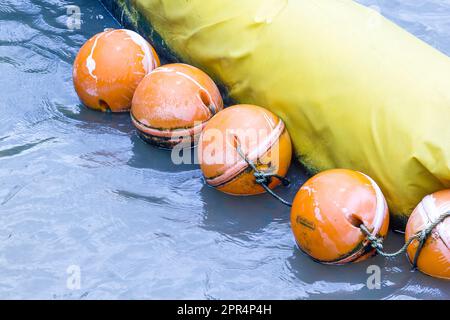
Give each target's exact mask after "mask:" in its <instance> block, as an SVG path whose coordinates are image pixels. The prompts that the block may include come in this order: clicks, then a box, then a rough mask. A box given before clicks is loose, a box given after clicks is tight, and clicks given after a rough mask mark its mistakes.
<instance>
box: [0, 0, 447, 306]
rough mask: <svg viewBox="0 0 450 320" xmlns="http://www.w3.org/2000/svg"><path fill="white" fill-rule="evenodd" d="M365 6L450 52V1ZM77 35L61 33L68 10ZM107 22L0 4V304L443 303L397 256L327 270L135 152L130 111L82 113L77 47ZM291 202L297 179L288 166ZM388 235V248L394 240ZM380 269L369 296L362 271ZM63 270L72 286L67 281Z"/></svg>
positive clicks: (254, 208) (440, 289)
mask: <svg viewBox="0 0 450 320" xmlns="http://www.w3.org/2000/svg"><path fill="white" fill-rule="evenodd" d="M362 2H364V3H365V4H368V5H376V6H377V7H378V8H379V9H380V10H381V12H382V14H384V15H386V16H388V17H390V18H392V19H394V20H396V21H397V22H398V23H400V24H401V25H402V26H404V27H406V28H408V29H409V30H410V31H412V32H414V33H416V34H417V35H418V36H420V37H421V38H422V39H424V40H426V41H428V42H429V43H431V44H433V45H434V46H436V47H437V48H439V49H440V50H442V51H444V52H446V53H447V54H449V53H450V1H437V0H433V1H431V0H428V1H414V2H410V1H392V0H389V1H388V0H386V1H372V0H370V1H369V0H366V1H362ZM69 4H76V5H78V6H79V7H80V8H81V13H82V27H81V30H74V31H71V30H68V29H67V27H66V20H67V16H66V7H65V6H66V5H69ZM106 27H116V28H117V27H119V26H118V24H117V22H115V20H113V19H112V18H111V17H110V16H109V15H108V13H107V12H106V11H105V10H104V8H103V7H102V6H101V5H100V4H99V2H97V1H96V0H81V1H64V0H6V1H5V0H3V1H2V2H1V3H0V74H1V76H0V86H1V88H4V90H3V91H2V95H0V111H1V112H0V124H1V125H0V275H1V277H0V298H56V299H60V298H85V297H87V298H100V297H102V298H138V297H141V298H236V299H240V298H315V299H325V298H348V299H358V298H393V299H397V298H447V299H448V298H449V297H450V295H449V292H448V289H447V288H446V287H445V286H446V284H445V283H443V282H441V281H437V280H434V279H432V278H429V277H426V276H424V275H422V274H419V273H412V272H410V270H409V265H408V263H407V262H406V259H405V258H403V257H401V258H397V259H394V260H384V259H382V258H380V257H376V258H374V259H371V260H369V261H367V262H364V263H361V264H357V265H352V266H346V267H327V266H322V265H318V264H316V263H314V262H313V261H311V260H310V259H309V258H307V257H306V256H305V255H304V254H302V253H301V252H299V250H297V249H296V247H295V244H294V240H293V237H292V235H291V231H290V227H289V210H288V209H287V208H285V207H283V206H282V205H280V204H278V203H277V202H274V201H272V200H271V198H270V197H269V196H267V195H264V196H258V197H252V198H235V197H231V196H227V195H223V194H220V193H218V192H216V191H215V190H213V189H211V188H208V187H206V186H205V184H204V182H203V180H202V177H201V172H200V171H199V169H198V167H197V166H194V165H183V166H174V165H173V164H172V163H171V159H170V153H169V152H167V151H164V150H160V149H155V148H153V147H150V146H148V145H146V144H145V143H143V142H142V141H141V140H140V139H139V138H138V137H137V135H136V133H135V131H134V130H133V127H132V125H131V123H130V119H129V116H128V115H125V114H124V115H111V114H102V113H98V112H94V111H91V110H88V109H86V108H83V107H82V106H81V105H80V103H79V101H78V98H77V96H76V94H75V92H74V90H73V87H72V78H71V64H72V61H73V59H74V58H75V55H76V52H77V50H78V48H79V47H80V46H81V45H82V44H83V43H84V41H86V39H88V38H89V37H91V36H92V35H93V34H95V33H97V32H99V31H101V30H103V29H104V28H106ZM289 177H290V179H291V180H292V181H294V183H293V185H292V186H291V187H290V188H287V189H283V190H280V192H281V193H282V195H283V196H285V197H286V198H288V199H292V198H293V196H294V194H295V191H296V190H297V189H298V187H299V186H300V185H301V183H302V182H303V181H304V179H305V175H304V174H303V173H302V172H301V170H300V169H299V168H298V166H293V167H292V168H291V170H290V173H289ZM402 241H403V240H402V236H400V235H395V234H391V235H390V237H389V241H388V249H390V250H393V249H395V248H397V247H399V246H400V245H401V243H402ZM370 264H376V265H379V266H380V268H381V269H382V279H383V285H382V289H381V290H368V289H367V287H366V280H367V276H368V275H367V274H366V269H367V267H368V266H369V265H370ZM70 265H78V266H80V268H81V276H82V278H81V279H82V280H81V288H80V289H79V290H70V289H69V288H68V287H67V286H66V281H67V277H68V274H67V273H66V270H67V268H68V267H69V266H70Z"/></svg>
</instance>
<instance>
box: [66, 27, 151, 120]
mask: <svg viewBox="0 0 450 320" xmlns="http://www.w3.org/2000/svg"><path fill="white" fill-rule="evenodd" d="M159 64H160V62H159V58H158V55H157V54H156V52H155V50H154V49H153V48H152V46H151V45H150V44H149V43H148V42H147V41H145V39H144V38H142V37H141V36H140V35H139V34H137V33H136V32H134V31H131V30H126V29H116V30H114V29H109V30H105V31H104V32H101V33H98V34H96V35H95V36H93V37H92V38H90V39H89V40H88V41H87V42H86V43H85V44H84V45H83V46H82V47H81V49H80V51H79V52H78V54H77V57H76V58H75V62H74V64H73V82H74V86H75V91H76V92H77V94H78V96H79V97H80V100H81V102H83V104H84V105H86V106H87V107H89V108H92V109H95V110H101V111H112V112H124V111H129V110H130V107H131V100H132V98H133V94H134V91H135V90H136V88H137V86H138V84H139V82H141V80H142V79H143V78H144V77H145V75H146V74H147V73H149V72H150V71H152V70H153V69H154V68H156V67H158V66H159Z"/></svg>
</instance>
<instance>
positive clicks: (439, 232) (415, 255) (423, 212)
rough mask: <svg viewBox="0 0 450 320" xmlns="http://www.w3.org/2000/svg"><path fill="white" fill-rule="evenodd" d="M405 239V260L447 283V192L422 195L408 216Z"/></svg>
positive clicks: (449, 239)
mask: <svg viewBox="0 0 450 320" xmlns="http://www.w3.org/2000/svg"><path fill="white" fill-rule="evenodd" d="M405 239H406V241H407V243H408V242H409V241H410V239H414V240H413V241H412V242H411V243H410V245H409V246H408V251H407V252H408V258H409V260H410V261H411V263H412V264H413V266H417V268H418V269H419V270H420V271H422V272H423V273H426V274H428V275H431V276H433V277H437V278H443V279H447V280H450V190H443V191H439V192H436V193H434V194H431V195H428V196H426V197H425V198H424V199H423V200H422V201H421V202H420V203H419V205H418V206H417V207H416V209H415V210H414V211H413V213H412V214H411V217H410V218H409V221H408V224H407V226H406V233H405Z"/></svg>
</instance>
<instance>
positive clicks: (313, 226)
mask: <svg viewBox="0 0 450 320" xmlns="http://www.w3.org/2000/svg"><path fill="white" fill-rule="evenodd" d="M361 225H365V226H366V228H367V229H369V230H370V232H371V234H372V235H374V236H376V237H378V238H384V237H385V236H386V234H387V232H388V227H389V211H388V207H387V204H386V200H385V199H384V196H383V193H382V192H381V190H380V188H379V187H378V185H377V184H376V183H375V181H373V180H372V179H371V178H370V177H368V176H366V175H365V174H362V173H360V172H357V171H352V170H345V169H333V170H328V171H324V172H322V173H319V174H317V175H315V176H314V177H312V178H311V179H309V180H308V181H307V182H306V183H305V184H304V185H303V186H302V187H301V188H300V190H299V191H298V193H297V195H296V196H295V199H294V202H293V205H292V210H291V227H292V231H293V233H294V236H295V239H296V241H297V244H298V246H299V247H300V249H301V250H302V251H304V252H305V253H307V254H308V255H309V256H311V257H312V258H313V259H314V260H316V261H319V262H321V263H326V264H345V263H350V262H357V261H361V260H364V259H367V258H368V257H370V256H372V255H374V254H375V250H374V248H373V247H372V246H371V243H370V242H369V241H368V239H367V238H366V236H365V235H364V233H363V232H361V229H360V226H361Z"/></svg>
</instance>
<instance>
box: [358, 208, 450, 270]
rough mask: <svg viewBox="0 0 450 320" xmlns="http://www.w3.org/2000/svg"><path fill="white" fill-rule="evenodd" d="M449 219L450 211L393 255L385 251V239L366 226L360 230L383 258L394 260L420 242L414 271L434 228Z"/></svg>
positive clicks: (414, 261) (415, 256)
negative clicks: (412, 244) (413, 244)
mask: <svg viewBox="0 0 450 320" xmlns="http://www.w3.org/2000/svg"><path fill="white" fill-rule="evenodd" d="M448 217H450V211H447V212H446V213H444V214H442V215H441V216H440V217H439V218H438V219H436V221H434V222H433V223H430V224H429V225H428V226H427V227H426V228H425V229H423V230H422V231H419V232H417V233H416V234H415V235H413V236H412V237H411V238H409V239H408V241H406V243H405V244H404V245H403V247H401V248H400V250H398V251H396V252H392V253H388V252H385V251H384V249H383V238H378V237H376V236H374V235H372V234H371V233H370V231H369V229H368V228H367V227H366V226H365V225H364V224H361V225H360V226H359V228H360V229H361V231H362V233H364V235H365V236H366V237H367V240H369V242H370V244H371V246H372V248H374V249H375V250H376V251H377V252H378V254H380V255H381V256H383V257H386V258H393V257H396V256H398V255H400V254H403V253H405V252H406V250H407V249H408V247H409V246H410V244H411V243H412V242H413V241H414V240H418V241H419V246H418V248H417V251H416V254H415V255H414V259H413V261H412V265H413V269H415V268H416V266H417V260H418V259H419V256H420V252H421V251H422V248H423V246H424V244H425V242H426V240H427V239H428V237H429V236H430V235H431V233H432V232H433V230H434V228H436V227H437V226H438V225H439V224H440V223H441V222H443V221H444V220H445V219H447V218H448Z"/></svg>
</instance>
